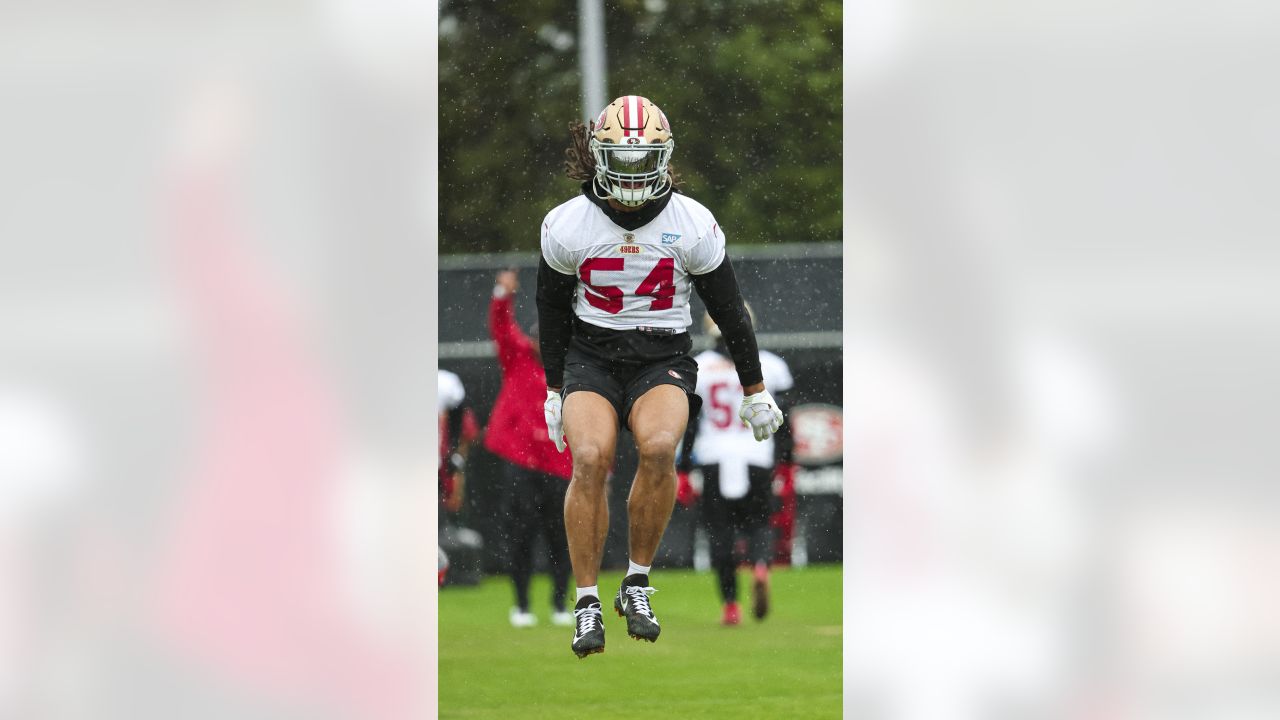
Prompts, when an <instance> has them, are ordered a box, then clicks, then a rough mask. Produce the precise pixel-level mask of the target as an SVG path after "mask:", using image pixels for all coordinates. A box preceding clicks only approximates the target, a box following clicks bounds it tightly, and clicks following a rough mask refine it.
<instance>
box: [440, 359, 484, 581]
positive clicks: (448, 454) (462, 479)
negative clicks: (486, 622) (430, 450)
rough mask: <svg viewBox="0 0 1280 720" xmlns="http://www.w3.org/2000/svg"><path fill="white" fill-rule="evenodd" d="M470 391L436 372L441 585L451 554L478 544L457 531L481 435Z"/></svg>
mask: <svg viewBox="0 0 1280 720" xmlns="http://www.w3.org/2000/svg"><path fill="white" fill-rule="evenodd" d="M466 397H467V391H466V389H465V388H463V386H462V380H461V379H460V378H459V377H458V376H457V375H455V374H454V373H451V372H449V371H448V370H439V369H437V370H436V412H437V413H438V415H439V418H440V467H439V482H440V533H439V538H440V551H439V555H440V558H439V570H438V580H437V582H438V583H439V585H441V586H443V585H444V583H445V576H446V574H447V573H448V571H449V552H450V550H451V549H461V546H464V545H472V544H474V543H472V542H470V541H468V540H467V535H468V534H467V533H464V534H462V535H461V536H459V533H457V532H455V530H456V529H457V528H455V525H456V522H455V519H456V517H457V514H458V513H459V512H460V511H461V510H462V495H463V491H464V488H465V486H466V467H467V454H468V453H469V452H470V450H471V443H472V441H473V440H475V438H476V436H477V435H479V434H480V429H479V426H478V425H477V423H476V417H475V413H473V412H472V411H471V409H470V408H468V407H466V406H465V405H464V404H463V401H464V400H465V399H466Z"/></svg>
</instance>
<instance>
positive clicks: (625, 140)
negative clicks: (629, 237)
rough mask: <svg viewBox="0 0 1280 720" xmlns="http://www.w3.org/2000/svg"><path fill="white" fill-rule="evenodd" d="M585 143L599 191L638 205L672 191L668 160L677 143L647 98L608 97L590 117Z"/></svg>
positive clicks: (662, 117) (626, 203) (664, 121)
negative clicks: (596, 114)
mask: <svg viewBox="0 0 1280 720" xmlns="http://www.w3.org/2000/svg"><path fill="white" fill-rule="evenodd" d="M588 147H590V149H591V154H592V155H593V156H594V157H595V161H596V182H595V185H596V186H598V189H596V190H595V192H596V193H597V195H599V193H600V192H601V191H603V192H605V193H608V195H607V196H608V197H612V198H613V199H614V200H617V201H618V202H620V203H622V204H623V205H627V206H629V207H636V206H638V205H643V204H644V203H646V202H648V201H650V200H653V199H654V198H660V197H662V196H663V195H666V194H667V193H669V192H671V177H670V176H669V175H668V174H667V163H669V162H670V161H671V152H672V151H673V150H675V147H676V143H675V140H673V139H672V137H671V124H670V123H669V122H667V116H666V115H664V114H662V111H661V110H659V109H658V106H657V105H654V104H653V103H652V102H650V101H649V99H648V98H643V97H640V96H639V95H624V96H622V97H620V98H618V99H617V100H614V101H613V102H611V103H609V105H608V106H607V107H605V109H604V110H601V111H600V114H599V115H598V116H596V119H595V122H593V123H591V140H590V141H589V143H588ZM600 197H605V196H600Z"/></svg>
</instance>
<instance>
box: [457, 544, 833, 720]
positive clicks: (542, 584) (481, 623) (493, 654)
mask: <svg viewBox="0 0 1280 720" xmlns="http://www.w3.org/2000/svg"><path fill="white" fill-rule="evenodd" d="M621 579H622V576H621V574H620V573H616V572H615V573H603V574H602V575H601V577H600V589H601V592H603V593H609V592H611V591H613V590H616V588H617V586H618V583H619V582H620V581H621ZM653 579H654V583H655V585H657V586H658V588H659V591H660V592H658V593H657V594H656V595H654V596H653V604H654V610H655V611H656V612H657V614H658V618H659V619H660V620H661V621H662V637H661V638H659V640H658V642H657V643H653V644H650V643H646V642H638V641H635V640H632V639H631V638H630V637H628V636H627V630H626V624H625V622H624V621H623V619H622V618H619V617H618V616H617V615H616V614H615V613H614V611H613V607H612V600H611V599H604V600H603V604H604V605H605V633H606V635H605V637H606V645H605V648H606V649H605V652H604V654H602V655H590V656H588V657H586V658H584V659H582V660H579V659H578V658H577V657H575V656H574V654H573V652H572V651H570V650H569V641H570V640H571V639H572V636H573V630H572V629H570V628H563V627H555V626H552V625H551V623H550V608H549V600H548V597H549V593H550V586H549V584H548V580H547V578H546V577H545V576H539V577H536V578H535V579H534V583H533V588H532V591H531V597H532V598H533V608H532V610H533V612H534V613H535V614H536V615H537V616H538V620H539V624H538V626H537V627H535V628H526V629H519V630H517V629H515V628H513V627H511V625H510V623H509V622H508V621H507V613H508V611H509V609H510V607H511V605H512V602H513V600H512V598H513V594H512V591H511V584H510V581H509V580H507V579H506V578H504V577H493V578H488V579H486V580H485V581H484V582H483V583H481V584H480V585H479V586H477V587H474V588H466V587H450V588H446V589H445V590H443V591H442V592H441V593H440V620H439V623H440V625H439V627H440V673H439V681H440V684H439V688H440V704H439V716H440V717H441V718H520V719H521V720H534V719H536V718H573V717H614V716H619V715H630V714H634V715H636V716H638V717H649V718H671V717H688V718H734V719H735V720H739V719H742V718H836V717H840V709H841V705H840V682H841V680H840V678H841V674H840V671H841V665H840V646H841V628H840V612H841V599H840V567H839V566H838V565H837V566H826V567H808V568H804V569H791V570H789V569H780V570H776V571H775V572H774V573H773V579H772V588H773V590H772V597H773V607H772V608H771V610H770V613H769V617H768V618H766V619H765V620H764V622H756V621H755V619H754V618H751V617H750V609H749V608H750V602H749V601H750V592H749V589H750V575H749V573H747V572H745V571H744V572H742V573H740V574H739V593H740V598H739V600H740V601H741V602H742V606H743V610H744V618H743V622H742V624H741V625H738V626H737V627H722V626H721V625H720V604H719V598H718V596H717V593H716V589H715V588H716V585H715V580H714V578H713V576H712V574H711V573H709V572H707V573H696V572H694V571H691V570H660V571H658V572H656V573H655V574H654V576H653ZM572 592H573V591H572V588H571V589H570V604H572Z"/></svg>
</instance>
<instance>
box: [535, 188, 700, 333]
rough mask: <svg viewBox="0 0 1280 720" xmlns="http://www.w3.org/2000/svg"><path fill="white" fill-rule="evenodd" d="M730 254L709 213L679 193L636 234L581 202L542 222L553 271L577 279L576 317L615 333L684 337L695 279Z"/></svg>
mask: <svg viewBox="0 0 1280 720" xmlns="http://www.w3.org/2000/svg"><path fill="white" fill-rule="evenodd" d="M724 252H725V251H724V233H723V232H722V231H721V229H720V226H719V224H718V223H716V219H715V217H714V216H713V215H712V214H711V211H710V210H707V209H706V208H705V207H703V206H702V205H701V204H700V203H698V202H697V201H695V200H691V199H689V198H687V197H685V196H684V195H680V194H673V195H672V196H671V200H670V201H669V202H668V203H667V206H666V207H665V208H663V209H662V212H660V213H658V216H657V217H655V218H654V219H653V220H651V221H649V222H648V223H646V224H645V225H644V226H642V227H639V228H637V229H635V230H626V229H624V228H621V227H618V226H617V225H615V224H614V223H613V221H612V220H610V219H609V217H608V216H606V215H605V213H604V211H603V210H601V209H600V208H599V207H597V206H596V205H595V204H594V203H592V202H591V201H590V200H589V199H587V198H586V197H584V196H582V195H579V196H577V197H575V198H574V199H572V200H570V201H568V202H566V203H564V204H562V205H560V206H559V207H557V208H555V209H554V210H552V211H551V212H549V213H547V217H546V219H545V220H544V221H543V223H542V257H543V258H544V259H545V260H546V261H547V265H550V266H551V268H552V269H553V270H555V271H557V272H561V273H564V274H565V275H573V276H575V277H577V278H578V287H577V290H575V298H574V312H575V313H576V314H577V316H578V317H580V318H582V320H583V321H585V322H589V323H591V324H592V325H598V326H600V327H605V328H611V329H614V330H634V329H636V328H640V327H658V328H672V329H675V330H677V331H684V330H686V329H687V328H688V327H689V324H690V322H691V318H690V315H689V289H690V281H689V276H690V275H703V274H706V273H709V272H711V271H712V270H715V269H716V268H717V267H719V266H720V263H721V262H722V261H723V260H724Z"/></svg>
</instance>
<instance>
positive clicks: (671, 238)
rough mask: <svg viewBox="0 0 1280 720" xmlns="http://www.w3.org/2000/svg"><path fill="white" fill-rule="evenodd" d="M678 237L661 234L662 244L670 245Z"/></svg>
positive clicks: (672, 234)
mask: <svg viewBox="0 0 1280 720" xmlns="http://www.w3.org/2000/svg"><path fill="white" fill-rule="evenodd" d="M679 239H680V236H679V235H677V234H675V233H662V244H663V245H671V244H673V243H675V241H677V240H679Z"/></svg>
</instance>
